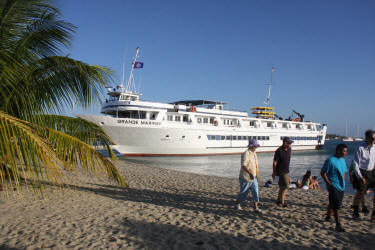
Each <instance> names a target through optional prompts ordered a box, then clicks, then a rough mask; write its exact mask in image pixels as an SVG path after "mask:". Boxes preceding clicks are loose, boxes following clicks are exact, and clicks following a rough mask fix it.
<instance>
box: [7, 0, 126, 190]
mask: <svg viewBox="0 0 375 250" xmlns="http://www.w3.org/2000/svg"><path fill="white" fill-rule="evenodd" d="M74 29H75V27H74V26H73V25H72V24H70V23H68V22H65V21H62V20H60V13H59V11H58V9H57V8H55V7H54V6H52V5H51V4H50V3H49V1H48V0H0V161H1V162H0V186H5V185H6V186H11V187H12V188H17V189H19V188H20V187H21V185H20V183H21V181H24V182H26V184H28V183H31V184H40V183H42V182H43V181H49V182H50V183H52V184H58V185H59V184H62V183H63V180H64V178H63V173H64V170H63V168H65V169H66V168H69V169H71V170H75V169H76V168H78V167H82V168H83V169H84V170H87V171H91V172H94V173H98V174H106V175H108V177H109V178H111V179H114V180H115V181H116V182H118V183H119V184H120V185H121V186H125V184H124V180H123V177H122V176H121V174H120V172H119V171H118V170H117V168H116V167H115V166H114V165H113V163H112V161H111V160H110V159H107V158H105V157H103V156H102V155H101V154H100V153H98V152H97V151H96V150H95V148H94V147H92V146H91V145H93V144H94V143H97V142H99V143H101V145H103V146H104V147H106V148H107V150H108V152H109V156H110V158H111V159H114V158H115V156H114V154H113V152H112V151H111V149H110V145H111V143H112V141H111V139H110V138H109V137H108V136H107V135H106V134H105V133H104V131H103V130H102V129H101V128H100V127H99V126H97V125H95V124H93V123H90V122H87V121H85V120H83V119H79V118H72V117H66V116H60V115H57V114H58V113H59V112H61V111H63V110H64V107H71V108H72V107H73V104H74V103H77V104H78V105H80V106H82V107H84V108H87V107H88V106H89V105H91V104H93V103H97V102H100V97H101V93H103V90H104V86H105V84H106V83H107V82H110V81H112V78H111V74H112V72H111V71H110V70H109V69H108V68H105V67H101V66H92V65H88V64H86V63H84V62H80V61H77V60H74V59H72V58H70V57H68V56H61V54H62V50H63V49H65V48H67V47H68V46H69V45H70V40H71V39H72V34H73V32H74ZM47 114H48V115H47ZM33 186H35V185H33Z"/></svg>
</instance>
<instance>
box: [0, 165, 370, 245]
mask: <svg viewBox="0 0 375 250" xmlns="http://www.w3.org/2000/svg"><path fill="white" fill-rule="evenodd" d="M116 165H117V166H118V168H119V170H120V171H121V173H122V174H123V175H124V177H125V181H126V182H127V184H128V186H129V188H127V189H122V188H120V187H118V186H116V185H115V184H114V183H111V182H110V181H108V180H106V179H101V178H96V177H93V176H90V175H86V174H85V175H79V176H78V175H75V174H68V180H69V183H70V184H71V187H70V189H65V190H61V189H55V188H52V192H48V190H49V187H47V188H46V190H45V196H46V198H45V199H42V200H39V199H37V198H35V196H34V194H33V192H32V191H27V190H25V191H24V194H23V197H22V198H12V197H10V198H9V199H4V198H3V199H1V202H0V211H1V214H2V215H3V216H1V218H0V225H1V231H0V248H5V249H7V248H8V249H25V248H27V249H40V248H47V249H71V248H84V249H87V248H98V247H99V248H111V249H114V248H126V249H176V248H179V249H244V248H246V249H248V248H250V247H255V248H256V249H264V248H286V249H306V248H308V249H309V248H315V249H316V248H319V249H320V248H330V249H332V248H337V249H341V248H348V249H351V248H353V249H371V248H372V246H373V239H374V238H375V232H374V228H375V223H371V222H370V221H369V218H370V216H369V215H367V216H366V220H362V221H354V220H353V219H352V218H351V212H352V210H351V209H350V205H351V202H352V199H353V195H351V194H345V197H344V200H343V207H342V210H341V214H342V223H343V226H344V228H345V229H346V232H345V233H337V232H335V231H334V227H335V223H334V222H330V223H328V222H324V220H323V219H324V216H325V209H326V206H327V204H328V194H327V192H326V191H325V190H307V191H304V190H301V189H292V190H289V192H288V193H287V198H286V200H287V202H288V204H289V207H288V208H280V207H278V206H276V204H275V198H276V195H277V190H278V188H277V186H276V185H273V186H272V187H271V188H266V187H262V186H263V185H260V208H261V209H262V210H263V212H262V213H261V214H257V213H255V212H254V211H253V209H252V203H251V202H247V203H246V204H245V205H244V206H243V209H244V210H242V211H237V210H235V209H234V200H235V198H236V195H237V193H238V191H239V184H238V180H237V179H232V178H227V177H217V176H208V175H203V174H193V173H186V172H181V171H176V170H170V169H162V168H157V167H149V166H144V165H140V164H135V163H130V162H126V161H118V162H117V163H116ZM264 181H265V180H262V183H264ZM371 198H372V197H371ZM366 203H367V205H370V204H372V199H371V200H370V197H369V196H367V197H366ZM368 207H371V206H368Z"/></svg>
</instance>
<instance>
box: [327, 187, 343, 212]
mask: <svg viewBox="0 0 375 250" xmlns="http://www.w3.org/2000/svg"><path fill="white" fill-rule="evenodd" d="M343 198H344V191H340V190H338V189H337V188H335V187H329V188H328V200H329V207H330V208H331V209H334V210H339V209H340V208H341V203H342V199H343Z"/></svg>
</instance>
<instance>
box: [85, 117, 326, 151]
mask: <svg viewBox="0 0 375 250" xmlns="http://www.w3.org/2000/svg"><path fill="white" fill-rule="evenodd" d="M81 117H82V118H84V119H86V120H89V121H91V122H94V123H96V124H99V125H100V126H101V127H102V128H103V130H104V131H105V132H106V133H107V134H108V135H109V136H110V137H111V138H112V139H113V141H114V143H115V145H113V147H112V148H113V150H114V151H115V152H116V153H118V154H120V155H124V156H128V157H140V156H207V155H230V154H240V153H242V152H243V151H244V150H245V149H246V147H247V143H248V138H249V136H250V137H255V138H257V139H258V142H259V144H260V147H259V148H258V149H257V151H258V152H273V151H275V150H276V149H277V148H278V147H279V146H280V145H281V144H282V139H281V138H282V137H285V136H290V137H297V136H299V137H306V138H317V136H318V135H319V133H318V132H317V131H311V132H306V131H305V132H299V133H297V132H296V131H278V130H273V131H272V132H270V131H269V129H259V128H253V129H249V128H241V127H218V126H207V127H204V128H202V126H195V125H189V124H186V125H179V124H170V123H164V122H155V121H144V122H143V123H140V122H139V121H138V122H136V120H132V119H119V118H113V117H108V116H91V115H86V116H81ZM234 138H235V139H236V140H233V139H234ZM323 143H324V140H323V142H320V143H319V141H318V140H314V139H311V140H300V141H295V142H294V143H293V145H292V149H293V150H314V149H316V148H317V147H321V146H322V144H323Z"/></svg>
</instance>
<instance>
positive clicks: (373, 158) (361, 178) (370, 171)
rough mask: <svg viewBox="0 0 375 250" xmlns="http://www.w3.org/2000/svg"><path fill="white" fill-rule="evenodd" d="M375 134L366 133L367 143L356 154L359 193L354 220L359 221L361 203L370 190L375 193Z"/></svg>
mask: <svg viewBox="0 0 375 250" xmlns="http://www.w3.org/2000/svg"><path fill="white" fill-rule="evenodd" d="M374 141H375V132H374V131H372V130H367V131H366V133H365V141H364V142H362V143H361V144H360V145H359V146H358V148H357V150H356V151H355V153H354V160H353V165H354V174H355V180H354V181H356V182H357V183H356V186H357V187H358V188H357V192H356V194H355V196H354V202H353V204H354V205H353V208H354V212H353V218H354V219H359V218H360V216H359V211H358V210H359V208H358V207H359V203H360V201H361V200H362V199H363V197H364V195H365V194H366V192H367V189H368V188H372V189H373V190H374V192H375V147H374ZM371 221H375V196H374V201H373V208H372V214H371Z"/></svg>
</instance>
